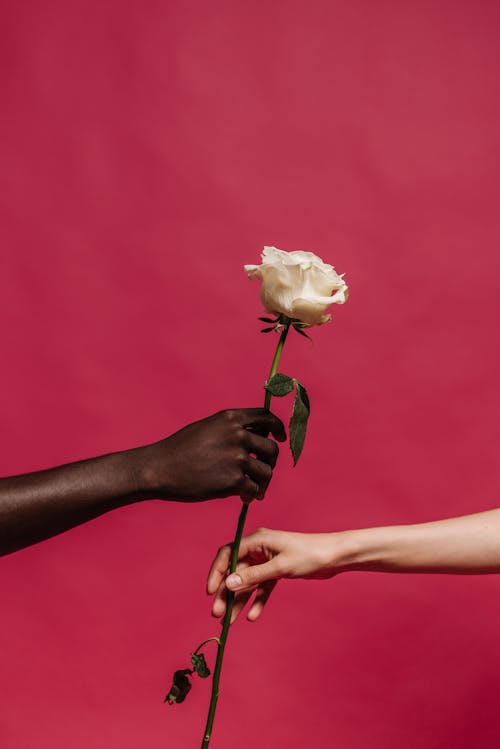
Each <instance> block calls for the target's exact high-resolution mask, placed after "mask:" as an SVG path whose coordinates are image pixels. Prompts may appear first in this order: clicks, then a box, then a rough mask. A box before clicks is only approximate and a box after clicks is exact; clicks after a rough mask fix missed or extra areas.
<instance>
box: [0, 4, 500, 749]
mask: <svg viewBox="0 0 500 749" xmlns="http://www.w3.org/2000/svg"><path fill="white" fill-rule="evenodd" d="M499 22H500V9H499V7H498V5H497V4H496V3H494V2H489V1H488V0H479V1H476V2H472V1H469V2H465V1H464V0H462V1H459V2H451V1H445V2H441V3H436V2H426V1H425V0H424V2H421V3H415V2H410V1H409V0H407V1H406V2H401V1H400V0H397V1H396V0H394V1H393V2H390V1H389V0H387V1H382V2H376V3H374V2H370V0H365V1H364V2H363V1H362V0H355V1H354V2H350V3H341V2H332V1H331V0H328V1H326V0H325V1H324V2H323V1H322V2H318V1H315V0H312V2H311V1H309V2H292V1H290V2H275V1H273V0H271V1H270V0H266V2H253V3H238V2H236V3H235V2H220V3H218V2H216V3H207V2H194V1H192V2H190V3H184V2H176V3H173V2H170V3H165V2H144V3H132V2H118V1H117V0H107V1H106V2H94V1H93V0H92V1H89V0H86V1H85V2H83V0H81V1H78V2H63V1H62V0H55V1H53V2H45V3H39V2H26V1H24V2H14V1H13V0H10V2H9V0H7V2H4V3H3V4H2V7H1V12H0V70H1V73H0V75H1V109H2V115H1V120H0V128H1V146H0V148H1V150H0V165H1V166H0V181H1V182H0V187H1V194H2V197H1V203H0V210H1V274H0V300H1V307H2V315H1V320H2V323H1V325H2V354H3V356H2V366H1V368H0V399H1V413H2V424H1V435H2V450H1V452H0V470H1V472H2V473H3V474H5V475H7V474H12V473H16V472H23V471H29V470H35V469H38V468H43V467H48V466H51V465H54V464H58V463H62V462H66V461H70V460H74V459H78V458H82V457H88V456H90V455H95V454H98V453H102V452H107V451H112V450H116V449H121V448H126V447H130V446H133V445H137V444H140V443H144V442H146V441H153V440H156V439H159V438H160V437H162V436H164V435H167V434H169V433H171V432H172V431H174V430H175V429H177V428H178V427H180V426H182V425H183V424H185V423H187V422H188V421H190V420H193V419H196V418H199V417H202V416H204V415H207V414H209V413H211V412H213V411H215V410H218V409H220V408H223V407H227V406H240V405H241V406H247V405H259V404H260V402H261V399H262V382H263V380H264V377H265V375H266V374H267V370H268V367H269V362H270V358H271V355H272V348H273V343H274V342H273V340H272V338H271V337H270V336H267V337H266V336H260V335H259V333H258V329H259V324H258V323H257V321H256V316H257V315H258V314H259V313H260V312H261V308H260V305H259V302H258V297H257V286H256V285H253V284H250V283H249V282H248V281H247V280H246V278H245V276H244V274H243V272H242V265H243V264H244V263H245V262H246V263H252V262H257V261H258V256H259V253H260V251H261V248H262V246H263V245H264V244H275V245H277V246H278V247H281V248H283V249H288V250H291V249H296V248H301V249H311V250H314V251H316V252H318V253H319V254H320V255H322V256H323V257H324V258H325V259H326V260H327V261H329V262H332V263H333V264H334V265H335V266H336V268H337V270H338V271H339V272H346V274H347V280H348V282H349V284H350V286H351V291H352V294H351V299H350V301H349V303H348V304H347V305H346V306H345V307H343V308H338V309H336V310H335V319H334V323H333V324H332V325H331V326H328V327H325V328H323V329H321V330H319V329H318V330H316V331H314V340H315V343H314V346H310V344H308V343H307V342H306V341H304V340H302V339H301V338H299V337H298V336H293V338H292V340H291V341H290V344H289V345H288V347H287V350H286V352H285V355H284V360H283V370H284V371H285V372H287V373H290V374H293V375H294V376H297V377H298V378H299V379H301V380H302V381H304V383H305V384H306V385H307V386H308V388H309V391H310V395H311V400H312V406H313V415H312V420H311V426H310V434H309V441H308V443H307V444H306V449H305V453H304V456H303V458H302V460H301V463H299V466H298V467H297V468H296V469H295V470H292V468H291V461H290V458H289V456H288V454H287V450H284V451H282V457H281V460H280V464H279V470H278V471H277V473H276V477H275V481H274V484H273V487H272V490H271V491H270V493H269V496H268V499H267V500H266V502H265V503H263V504H259V505H257V506H254V507H252V511H251V514H250V521H249V525H248V528H249V529H251V528H255V527H257V526H259V525H267V526H269V527H278V528H287V529H297V530H300V529H303V530H334V529H344V528H349V527H356V526H363V525H376V524H387V523H400V522H413V521H423V520H430V519H434V518H440V517H443V516H448V515H453V514H462V513H467V512H472V511H476V510H482V509H486V508H491V507H495V506H496V505H497V504H498V503H499V499H498V494H499V482H498V445H499V436H500V435H499V431H500V430H499V423H500V418H499V417H500V413H499V410H500V398H499V394H498V393H499V388H498V380H499V374H500V372H499V369H500V366H499V364H500V357H499V353H498V351H499V348H498V323H499V319H500V315H499V310H500V302H499V299H500V294H499V292H500V280H499V271H500V267H499V266H500V260H499V258H500V254H499V240H500V222H499V218H498V215H499V214H498V167H499V125H500V122H499V120H500V104H499V96H498V93H499V91H498V81H499V73H500V51H499V50H500V47H499V45H498V38H499V36H498V35H499ZM289 405H290V404H289V403H284V402H280V403H278V404H277V405H276V409H277V411H278V413H280V414H282V415H286V414H287V413H288V409H289ZM238 507H239V501H237V500H228V501H219V502H213V503H207V504H205V505H197V506H185V505H180V504H172V503H170V504H167V503H160V502H149V503H145V504H140V505H136V506H132V507H128V508H126V509H123V510H120V511H116V512H114V513H112V514H110V515H108V516H106V517H103V518H100V519H98V520H96V521H94V522H92V523H89V524H87V525H86V526H83V527H81V528H79V529H76V530H74V531H71V532H69V533H67V534H65V535H63V536H60V537H59V538H55V539H53V540H50V541H47V542H45V543H42V544H40V545H39V546H37V547H33V548H31V549H28V550H25V551H22V552H19V553H16V554H13V555H11V556H9V557H5V558H3V559H2V560H1V562H0V585H1V591H2V594H1V595H2V613H1V617H0V632H1V642H2V666H1V672H0V696H1V717H0V740H1V743H2V746H3V747H5V748H6V749H34V748H35V747H36V749H46V748H47V749H48V748H49V747H50V749H59V748H61V749H62V748H63V747H64V749H67V748H68V747H71V749H89V748H92V749H109V747H120V749H137V747H148V749H155V748H156V747H157V748H158V749H160V748H162V747H183V748H184V747H197V746H199V743H200V737H201V732H202V729H203V725H204V721H205V711H206V708H207V705H208V697H209V687H208V684H204V683H201V682H198V683H196V685H195V686H196V689H193V691H192V693H191V695H190V698H189V700H188V701H187V702H186V703H185V704H184V705H183V706H181V707H178V708H168V707H167V706H163V705H162V699H163V696H164V694H165V691H166V688H167V687H168V685H169V681H170V675H171V673H172V671H173V670H174V669H175V668H176V667H179V666H183V665H184V663H185V662H186V658H187V657H188V654H189V652H190V650H191V649H192V648H193V647H194V646H195V645H196V644H197V643H198V642H199V641H201V640H202V639H204V638H205V637H207V636H210V635H212V634H216V633H217V632H218V625H217V624H216V623H215V622H213V621H212V620H211V618H210V616H209V602H208V600H207V599H206V597H205V594H204V584H205V576H206V571H207V567H208V564H209V562H210V560H211V557H212V554H213V552H214V550H215V548H216V547H217V546H218V545H220V544H221V543H222V542H224V541H226V540H229V539H230V537H231V536H232V533H233V528H234V524H235V521H236V517H237V513H238ZM499 585H500V581H499V579H498V578H497V577H489V578H488V577H484V578H475V577H469V578H452V577H445V576H437V577H425V576H418V575H417V576H411V577H410V576H389V575H385V576H384V575H380V574H373V573H370V574H361V573H357V574H350V575H345V576H341V577H339V578H337V579H335V580H332V581H329V582H323V583H306V582H285V583H282V584H281V585H280V586H278V590H277V591H276V594H275V596H274V600H273V601H272V603H270V605H269V607H268V610H267V612H266V615H265V616H264V617H263V618H262V620H261V621H260V622H259V623H258V624H255V625H249V624H247V623H245V622H241V623H240V624H238V626H237V627H235V628H234V630H233V632H232V636H231V640H230V647H229V651H228V655H227V660H226V665H225V671H224V674H223V694H222V698H221V701H220V708H219V712H218V717H217V723H216V731H215V735H214V742H213V746H214V749H234V747H238V748H239V749H250V747H255V746H261V747H264V749H270V748H271V747H284V746H286V747H291V748H294V749H303V747H305V746H306V745H313V746H318V747H321V746H334V747H339V748H340V747H342V749H361V748H363V749H364V748H365V747H367V746H368V747H371V748H372V749H392V748H393V747H394V748H396V747H398V748H399V747H401V746H404V747H409V748H413V747H415V748H420V747H422V748H424V747H425V749H433V748H435V749H437V748H438V747H440V748H441V747H454V749H457V748H458V747H464V749H465V748H466V747H467V748H470V747H471V746H478V747H481V748H482V749H488V748H490V747H491V748H493V747H497V746H498V743H499V738H498V736H499V732H500V718H499V712H498V681H499V672H500V648H499V634H498V633H499V627H500V604H499Z"/></svg>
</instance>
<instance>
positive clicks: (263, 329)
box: [260, 328, 274, 333]
mask: <svg viewBox="0 0 500 749" xmlns="http://www.w3.org/2000/svg"><path fill="white" fill-rule="evenodd" d="M271 330H274V328H261V329H260V332H261V333H270V332H271Z"/></svg>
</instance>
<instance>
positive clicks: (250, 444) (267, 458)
mask: <svg viewBox="0 0 500 749" xmlns="http://www.w3.org/2000/svg"><path fill="white" fill-rule="evenodd" d="M246 434H247V436H246V438H245V448H246V449H247V450H248V452H249V453H253V454H254V455H255V456H256V457H257V458H258V459H259V460H262V461H263V462H264V463H267V464H268V465H270V466H271V468H274V466H275V465H276V461H277V460H278V455H279V447H278V445H277V444H276V442H274V441H273V440H270V439H268V438H267V437H261V435H260V434H255V432H249V431H248V430H247V433H246Z"/></svg>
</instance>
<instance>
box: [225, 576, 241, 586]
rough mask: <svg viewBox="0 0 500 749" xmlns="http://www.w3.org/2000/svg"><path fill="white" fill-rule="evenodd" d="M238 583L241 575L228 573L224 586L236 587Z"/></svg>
mask: <svg viewBox="0 0 500 749" xmlns="http://www.w3.org/2000/svg"><path fill="white" fill-rule="evenodd" d="M239 585H241V577H240V576H239V575H229V577H228V578H227V579H226V587H228V588H237V587H238V586H239Z"/></svg>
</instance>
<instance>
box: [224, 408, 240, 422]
mask: <svg viewBox="0 0 500 749" xmlns="http://www.w3.org/2000/svg"><path fill="white" fill-rule="evenodd" d="M222 413H223V415H224V419H225V420H226V421H227V422H228V424H234V423H235V421H237V420H238V417H237V413H236V411H235V410H234V408H228V409H227V410H226V411H223V412H222Z"/></svg>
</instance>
